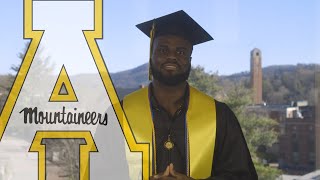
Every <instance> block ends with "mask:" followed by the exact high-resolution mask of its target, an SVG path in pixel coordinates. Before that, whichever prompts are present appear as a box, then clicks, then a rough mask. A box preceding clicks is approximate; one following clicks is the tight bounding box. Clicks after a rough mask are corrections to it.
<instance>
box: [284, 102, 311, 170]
mask: <svg viewBox="0 0 320 180" xmlns="http://www.w3.org/2000/svg"><path fill="white" fill-rule="evenodd" d="M279 146H280V147H279V167H280V169H283V170H284V171H285V172H287V173H289V174H297V175H302V174H305V173H308V172H311V171H314V170H315V107H314V106H309V105H308V104H305V101H304V102H301V103H299V102H298V103H295V104H293V106H291V107H288V108H287V109H286V117H285V120H284V121H282V122H280V136H279Z"/></svg>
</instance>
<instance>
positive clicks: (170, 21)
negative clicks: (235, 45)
mask: <svg viewBox="0 0 320 180" xmlns="http://www.w3.org/2000/svg"><path fill="white" fill-rule="evenodd" d="M137 28H138V29H140V30H141V31H142V32H143V33H144V34H146V35H147V36H148V37H150V60H151V55H152V46H153V40H154V38H156V37H158V36H162V35H175V36H179V37H182V38H184V39H186V40H187V41H189V42H190V43H191V44H192V45H197V44H200V43H204V42H207V41H210V40H213V38H212V37H211V36H210V34H209V33H207V32H206V31H205V30H204V29H203V28H202V27H201V26H200V25H199V24H198V23H197V22H196V21H195V20H193V19H192V18H191V17H190V16H189V15H188V14H187V13H185V12H184V11H183V10H180V11H177V12H174V13H172V14H168V15H165V16H162V17H159V18H156V19H153V20H150V21H147V22H143V23H141V24H138V25H137ZM150 60H149V61H150ZM149 66H150V62H149ZM150 79H151V71H150V67H149V80H150Z"/></svg>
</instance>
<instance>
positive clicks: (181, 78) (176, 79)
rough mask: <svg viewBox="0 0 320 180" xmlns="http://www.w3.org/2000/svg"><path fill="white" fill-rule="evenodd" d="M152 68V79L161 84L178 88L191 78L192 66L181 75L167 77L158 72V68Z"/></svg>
mask: <svg viewBox="0 0 320 180" xmlns="http://www.w3.org/2000/svg"><path fill="white" fill-rule="evenodd" d="M150 66H151V72H152V77H153V78H154V79H156V80H158V81H159V82H161V83H163V84H165V85H167V86H176V85H178V84H180V83H182V82H185V81H186V80H187V79H188V78H189V74H190V70H191V64H189V66H188V69H187V70H186V71H185V72H183V73H180V74H175V75H169V76H165V75H163V73H161V71H158V70H157V69H156V68H154V67H153V66H152V65H150Z"/></svg>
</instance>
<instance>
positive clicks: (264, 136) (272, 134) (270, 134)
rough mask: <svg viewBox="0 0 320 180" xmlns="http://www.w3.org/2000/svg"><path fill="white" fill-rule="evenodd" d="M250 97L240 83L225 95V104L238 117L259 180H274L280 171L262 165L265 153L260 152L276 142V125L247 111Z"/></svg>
mask: <svg viewBox="0 0 320 180" xmlns="http://www.w3.org/2000/svg"><path fill="white" fill-rule="evenodd" d="M250 95H251V91H250V90H248V89H245V87H244V85H243V83H241V82H240V83H239V84H236V85H234V88H233V89H232V90H231V91H230V92H228V93H227V97H226V98H225V102H226V104H228V105H229V107H230V108H231V109H232V110H233V111H234V112H235V114H236V116H237V117H238V120H239V123H240V125H241V128H242V131H243V134H244V137H245V139H246V142H247V145H248V148H249V150H250V154H251V156H252V159H253V162H254V165H255V167H256V170H257V173H258V176H259V179H275V178H276V177H278V176H279V175H280V174H281V171H280V170H278V169H275V168H272V167H269V166H267V165H266V164H264V160H265V156H266V152H261V147H262V148H263V149H265V148H268V147H271V146H272V144H274V143H275V142H276V141H277V138H278V133H276V131H275V127H276V126H277V125H278V124H277V122H276V121H275V120H273V119H270V118H268V117H266V116H263V115H261V114H259V115H257V114H255V113H253V112H248V111H247V107H248V105H250V104H252V99H251V96H250Z"/></svg>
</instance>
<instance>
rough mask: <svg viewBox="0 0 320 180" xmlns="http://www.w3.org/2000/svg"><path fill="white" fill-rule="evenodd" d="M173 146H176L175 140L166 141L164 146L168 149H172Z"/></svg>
mask: <svg viewBox="0 0 320 180" xmlns="http://www.w3.org/2000/svg"><path fill="white" fill-rule="evenodd" d="M173 146H174V144H173V142H171V141H166V142H165V143H164V147H165V148H166V149H168V150H170V149H172V148H173Z"/></svg>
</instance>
